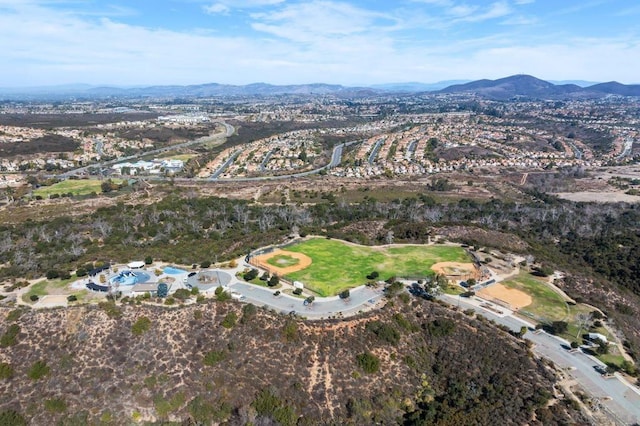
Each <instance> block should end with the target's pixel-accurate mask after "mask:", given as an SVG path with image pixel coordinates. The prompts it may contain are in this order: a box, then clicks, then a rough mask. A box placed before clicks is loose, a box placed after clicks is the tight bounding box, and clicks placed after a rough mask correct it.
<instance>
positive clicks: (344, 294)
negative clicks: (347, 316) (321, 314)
mask: <svg viewBox="0 0 640 426" xmlns="http://www.w3.org/2000/svg"><path fill="white" fill-rule="evenodd" d="M338 296H340V299H348V298H349V296H351V293H350V292H349V289H347V290H345V291H342V292H340V294H339V295H338Z"/></svg>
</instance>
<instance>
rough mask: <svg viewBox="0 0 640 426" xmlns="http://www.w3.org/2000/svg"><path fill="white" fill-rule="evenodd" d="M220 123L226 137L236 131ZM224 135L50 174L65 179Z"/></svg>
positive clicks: (228, 125)
mask: <svg viewBox="0 0 640 426" xmlns="http://www.w3.org/2000/svg"><path fill="white" fill-rule="evenodd" d="M220 124H222V125H223V126H224V127H225V130H224V135H225V137H229V136H231V135H233V133H234V132H235V128H234V127H233V126H232V125H230V124H227V123H225V122H220ZM222 136H223V134H222V132H220V133H218V134H215V135H211V136H205V137H202V138H198V139H194V140H192V141H187V142H183V143H179V144H176V145H170V146H166V147H164V148H158V149H153V150H151V151H145V152H140V153H137V154H134V155H128V156H126V157H120V158H117V159H115V160H109V161H102V162H99V163H95V164H89V165H87V166H83V167H80V168H77V169H73V170H69V171H66V172H64V173H61V174H59V175H50V176H49V177H57V178H61V179H65V178H68V177H70V176H78V175H81V174H84V173H86V172H87V171H88V170H89V169H92V168H100V167H106V166H112V165H114V164H117V163H122V162H124V161H129V160H135V159H136V158H140V157H146V156H148V155H156V154H160V153H163V152H167V151H173V150H175V149H181V148H186V147H189V146H191V145H197V144H201V143H205V142H208V141H210V140H212V139H214V138H218V137H222ZM96 149H97V147H96ZM100 151H102V145H101V146H100Z"/></svg>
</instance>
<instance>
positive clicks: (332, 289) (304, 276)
mask: <svg viewBox="0 0 640 426" xmlns="http://www.w3.org/2000/svg"><path fill="white" fill-rule="evenodd" d="M287 250H290V251H294V252H300V253H304V254H306V255H307V256H309V257H311V259H312V260H313V263H312V264H311V266H309V267H308V268H305V269H303V270H302V271H298V272H295V273H293V274H290V275H288V276H287V278H289V279H291V280H296V281H301V282H303V283H304V284H305V285H307V286H308V287H309V288H310V289H312V290H314V291H315V292H317V293H318V294H319V295H321V296H330V295H335V294H337V293H339V292H340V291H342V290H345V289H347V288H352V287H356V286H358V285H362V284H364V283H365V282H366V281H367V279H366V276H367V275H368V274H369V273H371V272H372V271H378V272H379V273H380V279H383V280H384V279H387V278H389V277H391V276H429V275H433V271H432V270H431V266H432V265H433V264H434V263H437V262H443V261H456V262H460V261H462V262H469V261H470V260H469V258H468V256H467V255H466V253H465V252H464V250H463V249H462V248H460V247H449V246H407V247H393V248H387V249H385V248H379V247H361V246H354V245H350V244H345V243H343V242H340V241H335V240H328V239H323V238H316V239H312V240H309V241H305V242H303V243H301V244H297V245H294V246H291V247H288V248H287Z"/></svg>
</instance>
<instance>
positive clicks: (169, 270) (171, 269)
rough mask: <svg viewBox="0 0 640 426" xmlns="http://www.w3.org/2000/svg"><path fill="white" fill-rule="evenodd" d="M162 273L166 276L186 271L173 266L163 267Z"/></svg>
mask: <svg viewBox="0 0 640 426" xmlns="http://www.w3.org/2000/svg"><path fill="white" fill-rule="evenodd" d="M163 271H164V273H165V274H168V275H178V274H186V273H187V271H185V270H184V269H180V268H174V267H173V266H165V267H164V269H163Z"/></svg>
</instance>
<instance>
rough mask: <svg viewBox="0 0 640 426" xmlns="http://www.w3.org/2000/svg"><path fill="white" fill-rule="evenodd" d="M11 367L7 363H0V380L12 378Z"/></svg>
mask: <svg viewBox="0 0 640 426" xmlns="http://www.w3.org/2000/svg"><path fill="white" fill-rule="evenodd" d="M13 373H14V371H13V367H12V366H11V364H9V363H7V362H0V379H10V378H12V377H13Z"/></svg>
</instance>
